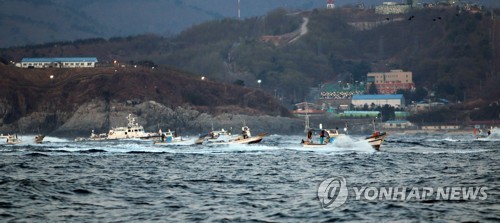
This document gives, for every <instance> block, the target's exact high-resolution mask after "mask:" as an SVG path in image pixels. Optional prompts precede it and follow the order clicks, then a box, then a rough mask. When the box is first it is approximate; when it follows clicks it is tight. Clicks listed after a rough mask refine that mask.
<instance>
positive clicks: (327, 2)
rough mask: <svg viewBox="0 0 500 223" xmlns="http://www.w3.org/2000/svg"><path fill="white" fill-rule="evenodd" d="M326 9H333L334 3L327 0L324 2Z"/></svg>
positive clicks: (331, 0)
mask: <svg viewBox="0 0 500 223" xmlns="http://www.w3.org/2000/svg"><path fill="white" fill-rule="evenodd" d="M326 8H327V9H333V8H335V3H334V1H333V0H327V1H326Z"/></svg>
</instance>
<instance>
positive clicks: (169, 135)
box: [153, 129, 186, 145]
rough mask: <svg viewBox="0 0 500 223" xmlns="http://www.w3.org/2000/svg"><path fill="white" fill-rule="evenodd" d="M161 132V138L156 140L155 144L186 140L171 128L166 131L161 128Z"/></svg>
mask: <svg viewBox="0 0 500 223" xmlns="http://www.w3.org/2000/svg"><path fill="white" fill-rule="evenodd" d="M159 134H160V138H161V139H160V140H157V141H154V142H153V144H155V145H169V144H172V143H176V142H182V141H186V140H184V139H183V138H182V137H181V136H177V134H176V133H175V131H170V129H169V130H167V131H166V132H162V131H161V129H160V131H159Z"/></svg>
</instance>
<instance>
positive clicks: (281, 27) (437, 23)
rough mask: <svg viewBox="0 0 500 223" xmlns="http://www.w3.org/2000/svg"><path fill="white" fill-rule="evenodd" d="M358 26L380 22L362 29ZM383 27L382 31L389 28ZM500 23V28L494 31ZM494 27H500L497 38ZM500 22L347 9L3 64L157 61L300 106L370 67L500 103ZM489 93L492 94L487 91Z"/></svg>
mask: <svg viewBox="0 0 500 223" xmlns="http://www.w3.org/2000/svg"><path fill="white" fill-rule="evenodd" d="M302 17H308V18H309V23H308V33H307V34H306V35H304V36H302V37H301V38H299V39H298V40H297V41H294V42H293V43H289V44H288V43H287V44H280V45H274V44H272V43H267V42H263V41H261V37H262V36H264V35H275V36H279V35H285V34H287V33H290V32H293V31H296V30H298V29H299V28H300V26H301V23H302V21H303V20H302ZM354 22H365V23H371V24H379V25H378V26H374V28H372V29H368V30H360V29H357V28H356V27H354V26H352V25H350V24H352V23H354ZM381 24H383V25H381ZM495 24H496V27H494V25H495ZM492 30H497V31H496V32H495V33H494V35H492ZM498 30H500V23H498V21H497V22H496V23H493V22H492V19H491V18H490V16H489V13H484V14H481V13H478V14H472V13H468V12H458V11H456V10H455V9H434V10H431V9H426V10H416V11H412V12H411V13H409V14H405V15H398V16H381V15H376V14H374V13H373V11H371V10H358V9H350V8H343V9H337V10H313V11H310V12H303V13H289V12H288V11H286V10H284V9H278V10H275V11H272V12H270V13H269V14H267V15H266V16H265V17H253V18H248V19H245V20H236V19H220V20H214V21H210V22H206V23H203V24H200V25H196V26H193V27H191V28H189V29H186V30H184V31H183V32H181V33H180V34H179V35H176V36H173V37H161V36H157V35H141V36H134V37H125V38H111V39H109V40H106V39H100V38H98V39H86V40H79V41H73V42H59V43H51V44H44V45H37V46H27V47H20V48H11V49H6V50H4V51H3V52H2V57H3V58H4V60H6V61H8V60H20V59H21V58H22V57H44V56H75V55H85V56H97V57H98V59H99V60H100V61H101V62H102V63H111V61H113V60H118V61H119V62H121V63H129V64H134V63H137V62H139V61H142V62H144V61H150V62H151V63H154V64H158V65H160V67H161V66H172V67H177V68H180V69H182V70H187V71H190V72H192V73H195V74H197V75H200V76H201V75H204V76H207V77H208V78H210V79H211V80H219V81H222V82H226V83H234V84H237V85H245V86H251V87H257V80H261V81H262V83H261V88H262V89H264V90H266V91H268V92H269V93H270V94H272V95H275V96H276V97H278V98H279V99H281V100H282V101H283V102H284V103H287V104H291V103H295V102H299V101H302V100H304V99H305V98H306V96H307V94H308V92H309V88H310V87H314V86H317V85H318V84H321V83H325V82H329V81H339V80H340V81H363V80H364V79H363V77H364V76H365V75H366V73H367V72H370V71H387V70H389V69H404V70H408V71H412V72H413V75H414V81H415V82H416V85H417V86H418V87H424V88H426V89H427V91H428V92H434V96H435V97H440V98H446V99H449V100H450V101H453V102H457V101H462V100H463V99H464V97H466V98H467V101H475V99H479V100H480V101H483V102H482V103H483V104H484V103H489V102H490V101H492V100H498V95H500V90H499V88H496V87H495V86H496V85H497V84H498V83H499V82H498V78H497V77H496V76H497V75H498V73H499V72H498V69H499V67H500V57H498V56H496V57H494V55H498V51H499V46H498V45H500V44H496V45H494V44H493V42H492V41H493V40H492V39H493V38H495V40H496V41H497V42H498V39H499V38H498ZM486 89H487V90H488V91H485V90H486Z"/></svg>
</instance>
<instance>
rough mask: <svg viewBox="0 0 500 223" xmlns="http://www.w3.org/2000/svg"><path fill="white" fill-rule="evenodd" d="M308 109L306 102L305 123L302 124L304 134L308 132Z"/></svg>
mask: <svg viewBox="0 0 500 223" xmlns="http://www.w3.org/2000/svg"><path fill="white" fill-rule="evenodd" d="M308 110H309V107H308V106H307V101H306V116H305V120H304V121H305V123H304V132H307V131H309V129H310V128H309V113H308Z"/></svg>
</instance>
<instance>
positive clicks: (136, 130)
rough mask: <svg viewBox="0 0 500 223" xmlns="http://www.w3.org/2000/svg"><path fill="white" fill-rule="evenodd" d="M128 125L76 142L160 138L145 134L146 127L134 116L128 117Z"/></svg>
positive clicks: (78, 139)
mask: <svg viewBox="0 0 500 223" xmlns="http://www.w3.org/2000/svg"><path fill="white" fill-rule="evenodd" d="M127 120H128V124H127V126H126V127H115V128H112V129H111V130H109V132H108V133H107V134H106V133H101V134H95V133H94V130H92V133H91V134H90V137H89V138H76V139H75V141H102V140H115V139H151V138H158V137H160V134H158V133H153V132H145V131H144V127H143V126H142V125H139V124H138V123H137V122H136V121H135V118H134V117H132V114H129V115H128V116H127Z"/></svg>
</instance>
